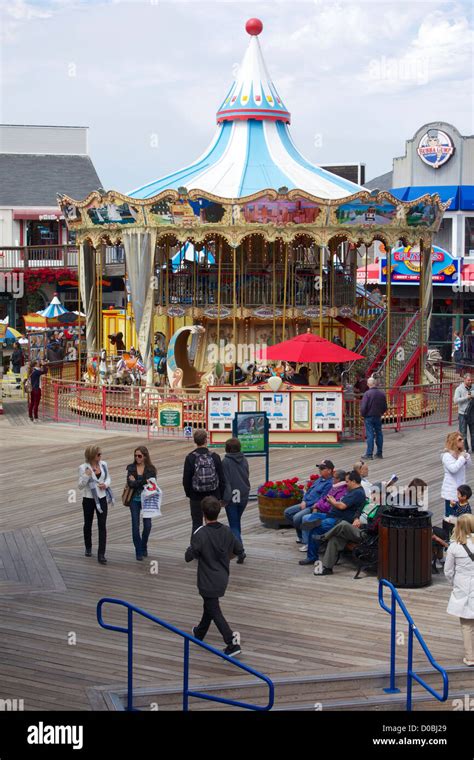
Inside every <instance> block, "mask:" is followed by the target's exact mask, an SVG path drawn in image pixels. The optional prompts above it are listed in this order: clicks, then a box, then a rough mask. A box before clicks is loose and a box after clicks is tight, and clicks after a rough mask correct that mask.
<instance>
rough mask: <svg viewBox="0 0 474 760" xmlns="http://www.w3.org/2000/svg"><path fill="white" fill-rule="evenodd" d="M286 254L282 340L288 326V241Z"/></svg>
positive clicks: (284, 250) (284, 251) (285, 248)
mask: <svg viewBox="0 0 474 760" xmlns="http://www.w3.org/2000/svg"><path fill="white" fill-rule="evenodd" d="M283 254H284V256H285V274H284V277H283V328H282V338H281V339H282V341H283V340H285V327H286V280H287V277H288V243H285V247H284V249H283Z"/></svg>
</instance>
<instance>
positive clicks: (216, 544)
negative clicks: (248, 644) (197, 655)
mask: <svg viewBox="0 0 474 760" xmlns="http://www.w3.org/2000/svg"><path fill="white" fill-rule="evenodd" d="M220 509H221V507H220V504H219V502H218V501H217V499H215V498H214V497H213V496H207V497H206V498H205V499H203V500H202V512H203V514H204V520H205V525H204V526H201V527H199V528H198V529H197V530H196V531H195V533H193V535H192V537H191V546H188V548H187V549H186V554H185V555H184V556H185V560H186V562H192V560H193V559H197V560H198V572H197V586H198V589H199V593H200V595H201V596H202V599H203V604H204V610H203V613H202V618H201V622H200V623H199V625H197V626H196V627H195V628H193V630H192V634H193V636H194V637H195V638H196V639H199V640H200V641H203V640H204V638H205V636H206V634H207V632H208V630H209V626H210V625H211V623H212V621H214V623H215V624H216V627H217V628H218V630H219V632H220V633H221V635H222V638H223V639H224V642H225V644H226V648H225V649H224V654H226V655H228V656H229V657H235V656H236V655H238V654H241V653H242V650H241V648H240V636H239V634H238V633H234V632H233V631H232V628H231V627H230V625H229V623H228V622H227V620H226V619H225V617H224V615H223V614H222V610H221V608H220V604H219V598H220V597H221V596H224V594H225V591H226V588H227V584H228V582H229V565H230V560H231V557H232V556H239V555H240V554H242V553H243V546H242V544H241V543H240V541H239V539H238V538H236V537H235V536H234V534H233V533H232V531H231V529H230V528H228V527H227V525H222V523H220V522H218V521H217V518H218V516H219V512H220Z"/></svg>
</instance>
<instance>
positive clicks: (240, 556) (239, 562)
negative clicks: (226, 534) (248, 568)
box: [237, 552, 247, 565]
mask: <svg viewBox="0 0 474 760" xmlns="http://www.w3.org/2000/svg"><path fill="white" fill-rule="evenodd" d="M246 556H247V555H246V554H245V552H242V554H239V556H238V557H237V564H238V565H243V564H244V559H245V557H246Z"/></svg>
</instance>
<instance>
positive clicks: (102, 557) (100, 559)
mask: <svg viewBox="0 0 474 760" xmlns="http://www.w3.org/2000/svg"><path fill="white" fill-rule="evenodd" d="M97 562H99V563H100V564H101V565H106V564H107V560H106V559H105V557H104V556H103V555H100V556H99V557H97Z"/></svg>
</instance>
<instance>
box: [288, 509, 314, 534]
mask: <svg viewBox="0 0 474 760" xmlns="http://www.w3.org/2000/svg"><path fill="white" fill-rule="evenodd" d="M310 514H311V507H305V509H301V506H300V504H294V505H293V506H292V507H287V508H286V509H285V511H284V515H285V517H286V519H287V520H288V522H290V523H291V524H292V526H293V528H295V529H296V535H297V536H298V538H299V539H300V540H301V539H302V532H301V524H302V522H303V517H304V516H305V515H310Z"/></svg>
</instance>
